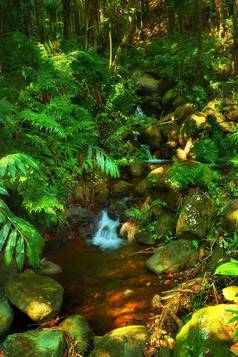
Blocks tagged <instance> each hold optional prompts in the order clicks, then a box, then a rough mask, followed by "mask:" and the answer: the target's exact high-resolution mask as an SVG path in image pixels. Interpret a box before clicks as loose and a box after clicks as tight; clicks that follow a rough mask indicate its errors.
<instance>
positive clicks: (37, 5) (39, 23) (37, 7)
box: [35, 0, 45, 42]
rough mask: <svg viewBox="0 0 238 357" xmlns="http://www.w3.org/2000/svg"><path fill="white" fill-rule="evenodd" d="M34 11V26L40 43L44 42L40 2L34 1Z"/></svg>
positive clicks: (38, 0)
mask: <svg viewBox="0 0 238 357" xmlns="http://www.w3.org/2000/svg"><path fill="white" fill-rule="evenodd" d="M35 11H36V25H37V28H38V35H39V38H40V41H41V42H44V40H45V33H44V25H43V14H42V0H35Z"/></svg>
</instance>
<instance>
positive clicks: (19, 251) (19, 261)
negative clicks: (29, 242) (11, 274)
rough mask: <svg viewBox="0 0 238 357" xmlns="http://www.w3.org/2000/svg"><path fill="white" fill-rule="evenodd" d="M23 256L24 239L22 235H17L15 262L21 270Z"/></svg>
mask: <svg viewBox="0 0 238 357" xmlns="http://www.w3.org/2000/svg"><path fill="white" fill-rule="evenodd" d="M24 258H25V241H24V239H23V237H22V236H20V237H19V239H18V240H17V244H16V263H17V267H18V269H19V270H20V271H22V269H23V266H24Z"/></svg>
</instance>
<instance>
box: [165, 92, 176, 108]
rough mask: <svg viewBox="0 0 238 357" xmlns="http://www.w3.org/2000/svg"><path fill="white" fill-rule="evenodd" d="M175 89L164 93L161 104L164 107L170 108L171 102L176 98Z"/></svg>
mask: <svg viewBox="0 0 238 357" xmlns="http://www.w3.org/2000/svg"><path fill="white" fill-rule="evenodd" d="M177 95H178V93H177V89H176V88H171V89H169V90H168V92H166V93H165V95H164V96H163V98H162V104H163V106H164V107H169V106H172V104H173V102H174V101H175V99H176V98H177Z"/></svg>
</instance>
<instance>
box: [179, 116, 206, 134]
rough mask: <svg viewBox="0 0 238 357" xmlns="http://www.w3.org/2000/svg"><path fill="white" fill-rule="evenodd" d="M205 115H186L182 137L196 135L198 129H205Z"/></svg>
mask: <svg viewBox="0 0 238 357" xmlns="http://www.w3.org/2000/svg"><path fill="white" fill-rule="evenodd" d="M206 123H207V116H206V114H204V113H193V114H190V115H189V116H187V118H186V119H185V121H184V123H183V125H182V127H181V135H182V137H183V138H184V139H188V138H190V137H193V136H196V135H197V134H198V133H199V131H200V130H201V129H202V130H204V129H205V126H206Z"/></svg>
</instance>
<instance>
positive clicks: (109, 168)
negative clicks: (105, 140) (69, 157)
mask: <svg viewBox="0 0 238 357" xmlns="http://www.w3.org/2000/svg"><path fill="white" fill-rule="evenodd" d="M94 166H96V167H97V168H98V169H99V170H100V171H101V173H102V174H103V175H106V176H108V175H109V176H111V177H114V178H118V177H120V172H119V169H118V166H117V164H116V163H115V161H114V160H113V159H111V158H110V157H109V156H108V155H107V154H106V153H105V152H104V151H103V150H102V149H100V148H98V147H96V148H95V147H94V148H93V147H91V146H90V147H89V150H88V157H87V160H85V162H84V164H83V168H84V169H86V171H87V167H89V169H93V168H94Z"/></svg>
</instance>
